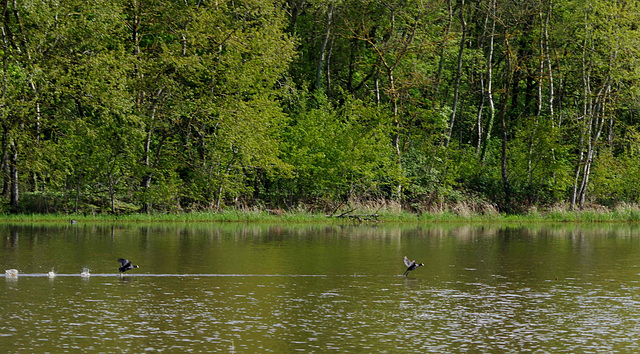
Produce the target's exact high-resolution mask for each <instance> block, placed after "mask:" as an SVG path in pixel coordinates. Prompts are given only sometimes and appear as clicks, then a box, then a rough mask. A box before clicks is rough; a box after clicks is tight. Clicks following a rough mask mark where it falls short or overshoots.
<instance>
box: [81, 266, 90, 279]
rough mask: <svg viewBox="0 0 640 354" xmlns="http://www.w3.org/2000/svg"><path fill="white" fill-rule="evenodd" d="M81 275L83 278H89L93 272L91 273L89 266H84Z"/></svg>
mask: <svg viewBox="0 0 640 354" xmlns="http://www.w3.org/2000/svg"><path fill="white" fill-rule="evenodd" d="M80 276H81V277H83V278H88V277H90V276H91V273H89V269H88V268H82V273H80Z"/></svg>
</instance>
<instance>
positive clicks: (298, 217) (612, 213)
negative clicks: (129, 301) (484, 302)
mask: <svg viewBox="0 0 640 354" xmlns="http://www.w3.org/2000/svg"><path fill="white" fill-rule="evenodd" d="M30 222H42V223H70V224H73V223H76V222H83V223H86V222H90V223H102V222H110V223H112V222H116V223H138V222H145V223H150V222H151V223H166V222H179V223H201V222H211V223H233V222H237V223H323V224H326V223H337V224H345V223H349V224H358V223H362V224H376V223H484V222H491V223H493V222H498V223H550V222H553V223H562V222H567V223H573V222H576V223H583V222H584V223H616V222H619V223H634V222H640V208H638V207H635V206H634V207H623V208H616V209H614V210H602V209H597V210H583V211H569V210H550V211H544V212H539V211H534V212H529V213H526V214H510V215H507V214H500V213H490V214H483V213H473V212H465V213H456V212H451V211H444V212H434V213H420V214H417V213H409V212H404V211H400V212H398V211H379V212H376V213H371V212H367V211H360V212H358V213H354V214H347V215H340V216H335V215H334V216H331V215H326V214H323V213H310V212H306V211H283V212H279V213H277V214H274V213H272V212H269V211H265V210H226V211H221V212H181V213H151V214H119V215H113V214H95V215H84V214H0V223H30Z"/></svg>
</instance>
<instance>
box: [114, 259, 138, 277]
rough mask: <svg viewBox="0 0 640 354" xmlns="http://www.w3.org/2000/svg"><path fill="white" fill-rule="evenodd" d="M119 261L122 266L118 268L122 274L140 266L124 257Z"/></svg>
mask: <svg viewBox="0 0 640 354" xmlns="http://www.w3.org/2000/svg"><path fill="white" fill-rule="evenodd" d="M118 262H120V268H118V270H119V271H120V274H122V273H124V272H126V271H128V270H131V269H133V268H140V267H138V266H137V265H135V264H131V261H129V260H126V259H124V258H118Z"/></svg>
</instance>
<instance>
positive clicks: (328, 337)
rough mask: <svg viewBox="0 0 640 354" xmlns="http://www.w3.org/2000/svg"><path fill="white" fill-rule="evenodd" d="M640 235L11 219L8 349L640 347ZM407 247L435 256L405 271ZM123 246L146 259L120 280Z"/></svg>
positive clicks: (1, 319)
mask: <svg viewBox="0 0 640 354" xmlns="http://www.w3.org/2000/svg"><path fill="white" fill-rule="evenodd" d="M638 232H639V228H638V226H636V225H626V224H621V225H595V226H594V225H559V226H555V225H546V226H530V227H524V226H499V225H490V226H487V225H440V226H437V225H436V226H434V225H403V226H397V225H396V226H393V225H392V226H388V225H382V226H374V225H353V226H335V225H334V226H325V225H311V226H309V225H306V226H280V225H273V224H270V225H258V224H249V225H247V224H223V225H220V224H202V223H200V224H176V225H173V224H158V225H152V226H135V225H114V226H107V225H99V224H98V225H96V224H89V225H82V224H76V225H68V226H51V225H49V226H47V225H0V233H1V235H2V237H3V245H2V248H1V249H0V255H1V258H0V259H1V262H2V263H3V265H4V269H10V268H15V269H18V270H19V271H20V275H19V276H18V278H17V279H10V278H0V348H2V349H3V350H4V351H10V352H15V351H21V352H23V351H24V352H27V351H37V352H44V351H52V352H61V351H73V352H93V351H104V352H131V353H138V352H143V351H169V352H190V351H194V352H201V351H210V352H293V351H303V352H323V351H330V350H336V351H350V352H372V351H376V352H379V351H382V352H416V351H419V352H460V351H473V352H505V351H507V352H523V351H525V352H527V351H542V352H559V351H569V352H611V351H617V352H638V351H640V347H639V345H638V344H637V340H636V339H637V338H639V337H640V323H639V322H640V295H639V294H640V292H639V290H640V289H639V288H640V285H639V283H638V280H639V278H640V276H639V275H638V273H640V270H639V266H640V238H639V236H638V235H639V233H638ZM404 255H407V256H409V257H410V258H412V259H416V260H418V261H419V262H423V263H424V264H425V267H420V268H418V269H416V270H415V271H413V272H411V273H410V275H409V277H406V278H405V277H401V276H399V275H400V274H402V273H403V272H404V271H405V267H404V266H403V263H402V257H403V256H404ZM119 257H125V258H128V259H131V260H133V261H134V263H137V264H139V265H140V267H141V268H140V269H134V270H132V271H131V272H130V274H129V273H127V274H126V276H125V277H124V278H120V277H118V276H117V274H116V273H117V267H118V263H117V262H116V259H117V258H119ZM83 268H88V269H90V271H91V274H92V275H91V276H90V277H88V278H87V277H80V272H81V271H82V269H83ZM51 269H54V270H55V272H56V273H58V274H59V275H58V276H57V277H55V278H53V279H50V278H48V277H47V276H46V273H47V272H48V271H49V270H51Z"/></svg>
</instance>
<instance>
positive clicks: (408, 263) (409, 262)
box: [404, 256, 416, 267]
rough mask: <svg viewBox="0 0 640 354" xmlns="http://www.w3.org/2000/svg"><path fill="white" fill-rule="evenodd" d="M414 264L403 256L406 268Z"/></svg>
mask: <svg viewBox="0 0 640 354" xmlns="http://www.w3.org/2000/svg"><path fill="white" fill-rule="evenodd" d="M415 263H416V261H410V260H409V258H407V256H404V265H406V266H407V267H411V266H412V265H414V264H415Z"/></svg>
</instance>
